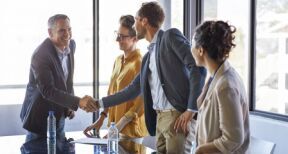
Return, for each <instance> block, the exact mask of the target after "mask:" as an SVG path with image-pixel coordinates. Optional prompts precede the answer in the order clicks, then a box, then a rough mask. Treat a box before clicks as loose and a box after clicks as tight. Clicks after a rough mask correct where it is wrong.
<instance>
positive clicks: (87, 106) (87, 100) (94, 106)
mask: <svg viewBox="0 0 288 154" xmlns="http://www.w3.org/2000/svg"><path fill="white" fill-rule="evenodd" d="M79 107H80V108H81V109H82V110H85V111H86V112H95V111H97V110H98V109H99V104H98V103H96V102H95V101H94V100H93V98H92V97H91V96H87V95H86V96H84V97H83V98H81V99H80V102H79Z"/></svg>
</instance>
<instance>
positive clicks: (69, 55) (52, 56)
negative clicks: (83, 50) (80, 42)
mask: <svg viewBox="0 0 288 154" xmlns="http://www.w3.org/2000/svg"><path fill="white" fill-rule="evenodd" d="M48 32H49V36H50V37H49V38H47V39H45V40H44V42H43V43H41V44H40V46H39V47H38V48H37V49H36V50H35V52H34V53H33V56H32V60H31V67H30V75H29V83H28V85H27V89H26V95H25V99H24V102H23V106H22V110H21V114H20V117H21V120H22V121H23V128H25V129H26V130H27V131H28V133H27V136H26V141H27V142H28V141H31V140H34V139H38V138H41V137H46V134H47V116H48V112H49V111H54V114H55V117H56V134H57V138H59V139H64V138H65V133H64V125H65V118H66V117H69V118H70V119H72V118H73V117H74V111H76V110H77V109H78V106H79V107H80V108H82V109H83V110H86V111H87V112H91V111H95V110H96V109H97V106H96V104H95V103H93V101H92V97H90V96H85V97H83V98H79V97H77V96H74V90H73V73H74V52H75V46H76V45H75V42H74V40H72V39H71V36H72V33H71V26H70V19H69V18H68V17H67V16H66V15H63V14H56V15H54V16H52V17H50V18H49V20H48Z"/></svg>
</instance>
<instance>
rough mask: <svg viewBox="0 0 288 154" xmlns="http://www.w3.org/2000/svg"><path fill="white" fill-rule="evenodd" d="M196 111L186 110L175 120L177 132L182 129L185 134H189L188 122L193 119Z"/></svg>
mask: <svg viewBox="0 0 288 154" xmlns="http://www.w3.org/2000/svg"><path fill="white" fill-rule="evenodd" d="M193 115H194V113H193V112H192V111H185V112H184V113H182V114H181V115H180V116H179V117H178V118H177V119H176V121H175V124H174V129H175V130H176V132H178V131H179V129H182V130H183V132H184V134H187V133H188V132H189V130H188V123H189V121H191V120H192V117H193Z"/></svg>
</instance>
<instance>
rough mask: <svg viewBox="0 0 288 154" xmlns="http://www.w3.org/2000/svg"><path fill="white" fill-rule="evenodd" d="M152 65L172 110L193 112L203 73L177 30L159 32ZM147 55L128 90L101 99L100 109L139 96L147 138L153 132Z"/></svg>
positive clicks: (154, 120)
mask: <svg viewBox="0 0 288 154" xmlns="http://www.w3.org/2000/svg"><path fill="white" fill-rule="evenodd" d="M155 51H156V54H155V55H156V65H157V71H158V75H159V78H160V82H161V85H162V88H163V90H164V93H165V95H166V97H167V99H168V100H169V102H170V103H171V104H172V106H173V107H174V108H175V109H177V110H178V111H180V112H184V111H186V110H187V109H188V108H189V109H192V110H193V111H195V112H196V111H197V98H198V96H199V95H200V93H201V91H202V87H203V85H204V82H205V77H206V70H205V69H204V68H203V67H201V68H200V67H197V66H196V63H195V60H194V58H193V56H192V54H191V46H190V43H189V41H188V40H187V39H186V38H185V36H184V35H183V34H182V33H181V32H180V31H179V30H177V29H169V30H167V31H165V32H164V31H162V30H160V31H159V33H158V38H157V41H156V50H155ZM149 60H150V54H149V53H146V54H145V55H144V57H143V60H142V66H141V72H140V73H139V74H138V75H137V76H136V77H135V79H134V80H133V81H132V82H131V84H130V85H129V86H127V87H126V88H124V89H123V90H121V91H120V92H118V93H116V94H114V95H110V96H107V97H103V98H102V101H103V105H104V107H110V106H114V105H117V104H120V103H122V102H124V101H127V100H130V99H133V98H135V97H136V96H138V95H140V94H142V96H143V99H144V103H145V105H144V106H145V121H146V126H147V129H148V131H149V133H150V135H152V136H154V135H155V132H156V116H157V115H156V112H155V110H154V109H153V100H152V96H151V90H150V87H149V83H148V75H149V73H150V70H149Z"/></svg>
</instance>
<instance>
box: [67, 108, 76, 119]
mask: <svg viewBox="0 0 288 154" xmlns="http://www.w3.org/2000/svg"><path fill="white" fill-rule="evenodd" d="M66 117H68V118H69V120H71V119H73V118H74V117H75V112H74V111H73V110H71V109H68V110H67V111H66Z"/></svg>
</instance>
